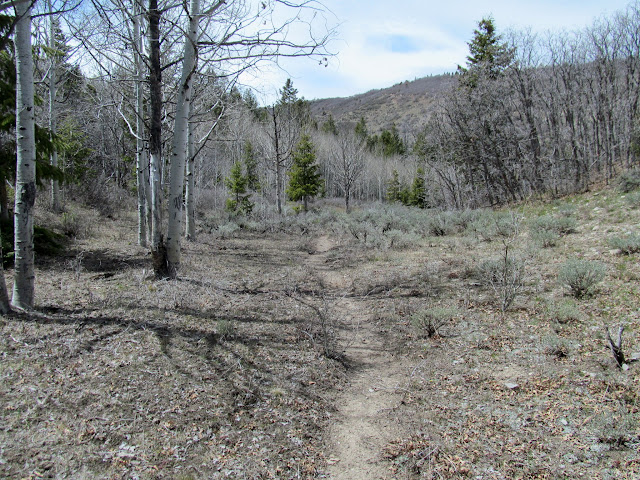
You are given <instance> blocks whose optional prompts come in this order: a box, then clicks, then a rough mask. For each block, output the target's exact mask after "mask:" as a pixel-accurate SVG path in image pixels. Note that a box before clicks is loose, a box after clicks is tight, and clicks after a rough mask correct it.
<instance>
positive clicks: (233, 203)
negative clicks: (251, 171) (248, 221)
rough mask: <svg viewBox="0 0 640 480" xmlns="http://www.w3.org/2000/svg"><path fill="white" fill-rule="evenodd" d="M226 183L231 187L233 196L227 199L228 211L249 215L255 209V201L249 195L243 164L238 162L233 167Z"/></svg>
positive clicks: (230, 191)
mask: <svg viewBox="0 0 640 480" xmlns="http://www.w3.org/2000/svg"><path fill="white" fill-rule="evenodd" d="M224 183H225V185H226V186H227V188H228V189H229V193H231V195H232V197H231V198H228V199H227V205H226V206H227V211H229V212H231V213H234V214H242V215H249V214H250V213H251V211H252V210H253V203H251V200H249V198H250V197H251V195H247V184H248V179H247V176H246V175H244V174H243V172H242V164H241V163H240V162H236V163H234V164H233V167H231V172H229V176H228V177H227V178H225V180H224Z"/></svg>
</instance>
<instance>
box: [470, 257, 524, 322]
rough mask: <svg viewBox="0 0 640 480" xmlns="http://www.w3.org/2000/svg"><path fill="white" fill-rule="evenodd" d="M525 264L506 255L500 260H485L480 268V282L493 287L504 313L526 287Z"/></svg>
mask: <svg viewBox="0 0 640 480" xmlns="http://www.w3.org/2000/svg"><path fill="white" fill-rule="evenodd" d="M523 277H524V263H523V262H522V261H521V260H519V259H513V258H509V257H508V256H507V255H505V256H504V257H502V258H499V259H491V260H485V261H484V262H482V263H481V264H480V266H479V267H478V279H479V281H480V282H481V283H482V284H484V285H486V286H489V287H491V289H492V290H493V292H494V293H495V295H496V297H497V299H498V300H499V301H500V308H501V309H502V311H503V312H504V311H505V310H506V309H507V308H509V306H510V305H511V304H512V303H513V301H514V300H515V298H516V296H517V295H518V292H519V291H520V290H521V289H522V287H523V286H524V281H523Z"/></svg>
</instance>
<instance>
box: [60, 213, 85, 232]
mask: <svg viewBox="0 0 640 480" xmlns="http://www.w3.org/2000/svg"><path fill="white" fill-rule="evenodd" d="M61 220H62V225H61V229H62V233H63V234H64V235H66V236H67V237H69V238H79V237H81V236H82V234H83V233H84V228H83V225H82V223H83V222H82V220H81V218H80V217H79V216H78V215H76V214H75V213H73V212H64V213H63V214H62V217H61Z"/></svg>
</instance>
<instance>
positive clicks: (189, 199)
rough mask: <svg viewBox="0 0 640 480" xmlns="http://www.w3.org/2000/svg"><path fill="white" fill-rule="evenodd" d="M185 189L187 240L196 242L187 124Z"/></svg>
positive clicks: (192, 150)
mask: <svg viewBox="0 0 640 480" xmlns="http://www.w3.org/2000/svg"><path fill="white" fill-rule="evenodd" d="M187 143H188V147H187V157H188V158H187V187H186V193H185V207H186V209H187V220H186V225H185V231H186V238H187V240H189V241H191V242H194V241H195V240H196V208H195V207H196V205H195V191H194V189H195V178H194V172H193V169H194V166H195V165H194V164H195V159H196V158H195V148H194V144H193V125H191V123H189V134H188V136H187Z"/></svg>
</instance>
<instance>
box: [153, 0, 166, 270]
mask: <svg viewBox="0 0 640 480" xmlns="http://www.w3.org/2000/svg"><path fill="white" fill-rule="evenodd" d="M148 18H149V104H150V108H151V115H150V116H151V119H150V120H151V121H150V128H149V157H150V162H149V167H150V175H149V181H150V184H151V187H150V189H151V257H152V261H153V270H154V272H155V275H156V277H158V278H166V277H168V276H169V271H168V268H167V267H168V262H167V249H166V246H165V244H164V242H163V240H162V234H161V233H160V232H161V228H162V217H161V215H160V213H161V210H160V208H161V201H160V200H161V195H162V189H161V185H160V172H161V169H162V65H161V64H160V10H158V0H149V12H148Z"/></svg>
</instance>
